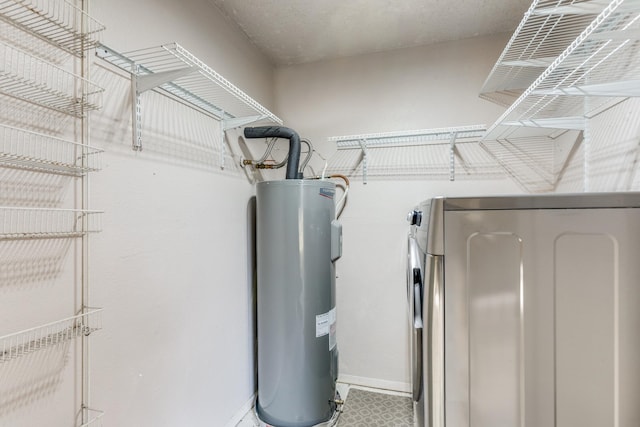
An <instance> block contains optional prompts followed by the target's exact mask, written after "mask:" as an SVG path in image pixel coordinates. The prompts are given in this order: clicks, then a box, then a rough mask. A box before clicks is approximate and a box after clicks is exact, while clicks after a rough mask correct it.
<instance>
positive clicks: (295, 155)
mask: <svg viewBox="0 0 640 427" xmlns="http://www.w3.org/2000/svg"><path fill="white" fill-rule="evenodd" d="M244 137H245V138H286V139H288V140H289V158H288V160H287V175H286V178H287V179H301V178H302V173H298V167H299V165H300V136H299V135H298V134H297V133H296V131H295V130H293V129H289V128H286V127H283V126H256V127H247V128H244Z"/></svg>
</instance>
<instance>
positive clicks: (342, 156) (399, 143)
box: [326, 125, 503, 183]
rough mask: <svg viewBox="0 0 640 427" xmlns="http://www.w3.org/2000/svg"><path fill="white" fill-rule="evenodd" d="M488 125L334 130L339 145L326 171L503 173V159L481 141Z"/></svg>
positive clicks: (450, 176)
mask: <svg viewBox="0 0 640 427" xmlns="http://www.w3.org/2000/svg"><path fill="white" fill-rule="evenodd" d="M485 131H486V126H485V125H473V126H460V127H451V128H438V129H418V130H407V131H398V132H385V133H371V134H362V135H348V136H335V137H330V138H328V139H327V141H328V142H335V143H336V147H337V151H336V153H335V154H334V155H333V156H332V157H331V158H330V159H329V162H328V167H327V171H326V173H328V174H332V173H339V174H344V175H347V176H350V177H354V176H356V175H357V174H359V173H361V174H362V179H363V182H365V183H366V182H367V179H368V178H369V177H387V178H391V177H403V178H437V179H449V180H451V181H453V180H455V179H456V178H465V177H474V178H493V177H501V176H503V172H502V171H501V170H500V167H499V165H498V164H497V163H496V161H495V160H494V159H493V158H492V157H491V156H490V155H489V154H488V153H486V151H485V150H484V149H483V148H482V147H480V146H479V145H478V142H479V141H480V140H481V138H482V137H483V136H484V133H485Z"/></svg>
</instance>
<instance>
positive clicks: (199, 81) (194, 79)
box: [96, 43, 282, 151]
mask: <svg viewBox="0 0 640 427" xmlns="http://www.w3.org/2000/svg"><path fill="white" fill-rule="evenodd" d="M96 54H97V55H98V56H99V57H100V58H102V59H104V60H106V61H108V62H110V63H112V64H114V65H116V66H117V67H119V68H121V69H122V70H124V71H126V72H128V73H130V74H131V89H132V90H131V95H132V97H133V99H132V105H134V108H133V114H132V120H133V130H134V132H133V135H134V136H133V149H134V150H137V151H139V150H142V126H141V117H142V104H141V100H140V95H141V94H142V93H144V92H146V91H148V90H157V89H160V90H162V91H164V92H166V93H169V94H171V95H173V96H174V97H177V98H178V99H180V100H181V101H183V102H185V103H186V104H187V105H190V106H193V107H195V108H197V109H198V110H200V111H203V112H204V113H206V114H208V115H210V116H212V117H214V118H215V119H217V120H219V121H221V122H222V128H223V130H229V129H232V128H236V127H239V126H245V125H247V124H250V123H254V122H256V121H261V120H268V121H270V122H273V123H278V124H282V120H281V119H280V118H278V117H277V116H276V115H274V114H273V113H271V112H270V111H269V110H267V109H266V108H265V107H263V106H262V105H260V104H259V103H258V102H257V101H255V100H254V99H253V98H251V97H250V96H249V95H247V94H246V93H245V92H243V91H242V90H240V89H239V88H238V87H236V86H235V85H233V84H232V83H231V82H229V81H228V80H227V79H225V78H224V77H222V76H221V75H220V74H218V73H217V72H216V71H214V70H213V69H212V68H211V67H209V66H208V65H206V64H205V63H204V62H202V61H201V60H199V59H198V58H196V57H195V56H194V55H193V54H191V53H190V52H189V51H187V50H186V49H184V48H183V47H182V46H180V45H179V44H177V43H170V44H165V45H161V46H157V47H151V48H146V49H140V50H135V51H131V52H125V53H119V52H116V51H115V50H113V49H111V48H109V47H106V46H104V45H100V46H98V48H97V49H96ZM223 145H224V144H223Z"/></svg>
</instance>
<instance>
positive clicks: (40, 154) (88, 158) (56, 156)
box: [0, 124, 103, 176]
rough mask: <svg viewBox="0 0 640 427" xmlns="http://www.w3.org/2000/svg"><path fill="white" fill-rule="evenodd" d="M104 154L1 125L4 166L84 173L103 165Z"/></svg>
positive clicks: (1, 161) (0, 154)
mask: <svg viewBox="0 0 640 427" xmlns="http://www.w3.org/2000/svg"><path fill="white" fill-rule="evenodd" d="M102 153H103V150H101V149H98V148H95V147H91V146H89V145H85V144H80V143H76V142H72V141H67V140H64V139H61V138H57V137H53V136H51V135H45V134H41V133H37V132H31V131H28V130H24V129H20V128H16V127H12V126H7V125H3V124H0V165H2V166H7V167H13V168H17V169H26V170H32V171H36V172H46V173H57V174H61V175H70V176H81V175H83V174H85V173H87V172H94V171H98V170H100V169H101V168H102ZM83 157H84V160H85V161H84V162H82V159H83Z"/></svg>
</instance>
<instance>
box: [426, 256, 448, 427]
mask: <svg viewBox="0 0 640 427" xmlns="http://www.w3.org/2000/svg"><path fill="white" fill-rule="evenodd" d="M425 266H426V278H427V279H428V282H427V283H426V285H427V292H428V293H429V294H428V297H427V301H428V302H427V306H426V307H425V311H424V313H423V318H424V319H425V320H426V322H427V328H426V330H425V332H426V336H425V340H426V342H425V346H424V352H423V354H424V366H425V379H424V381H425V385H426V386H427V387H426V393H427V396H426V401H427V404H426V405H425V411H426V414H425V420H427V424H426V425H427V427H445V404H444V402H445V395H444V257H443V256H442V255H431V254H427V260H426V263H425Z"/></svg>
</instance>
